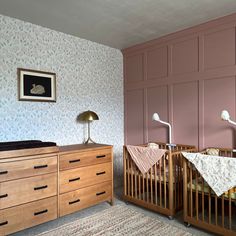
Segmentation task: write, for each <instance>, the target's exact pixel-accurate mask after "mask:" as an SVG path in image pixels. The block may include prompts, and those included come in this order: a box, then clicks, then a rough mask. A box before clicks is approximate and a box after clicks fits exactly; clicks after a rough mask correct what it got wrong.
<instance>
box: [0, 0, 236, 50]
mask: <svg viewBox="0 0 236 236" xmlns="http://www.w3.org/2000/svg"><path fill="white" fill-rule="evenodd" d="M234 12H236V0H0V14H2V15H7V16H11V17H15V18H17V19H20V20H24V21H28V22H31V23H33V24H37V25H41V26H44V27H48V28H50V29H54V30H57V31H61V32H64V33H67V34H71V35H74V36H78V37H80V38H85V39H88V40H91V41H95V42H98V43H102V44H105V45H108V46H111V47H114V48H119V49H122V48H126V47H129V46H132V45H135V44H138V43H142V42H145V41H148V40H151V39H154V38H158V37H160V36H163V35H166V34H169V33H172V32H175V31H178V30H181V29H184V28H187V27H190V26H193V25H197V24H200V23H202V22H205V21H208V20H211V19H215V18H218V17H221V16H224V15H228V14H231V13H234Z"/></svg>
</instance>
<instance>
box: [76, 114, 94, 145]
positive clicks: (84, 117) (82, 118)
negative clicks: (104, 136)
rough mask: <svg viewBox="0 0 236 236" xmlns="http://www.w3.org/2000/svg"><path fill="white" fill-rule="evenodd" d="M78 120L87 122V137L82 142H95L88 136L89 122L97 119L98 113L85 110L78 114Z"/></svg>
mask: <svg viewBox="0 0 236 236" xmlns="http://www.w3.org/2000/svg"><path fill="white" fill-rule="evenodd" d="M78 120H80V121H85V122H88V139H87V140H86V141H85V142H84V143H85V144H88V143H95V142H94V141H93V140H92V139H91V137H90V123H91V122H92V121H93V120H99V117H98V115H97V114H96V113H95V112H93V111H89V110H88V111H85V112H83V113H81V114H80V115H79V116H78Z"/></svg>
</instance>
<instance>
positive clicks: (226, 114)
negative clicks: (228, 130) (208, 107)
mask: <svg viewBox="0 0 236 236" xmlns="http://www.w3.org/2000/svg"><path fill="white" fill-rule="evenodd" d="M221 119H222V120H224V121H228V122H229V123H230V124H233V125H236V122H234V121H232V120H230V115H229V112H228V111H226V110H223V111H222V112H221Z"/></svg>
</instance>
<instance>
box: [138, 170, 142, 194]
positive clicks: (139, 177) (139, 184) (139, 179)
mask: <svg viewBox="0 0 236 236" xmlns="http://www.w3.org/2000/svg"><path fill="white" fill-rule="evenodd" d="M138 189H139V197H138V198H139V199H141V175H140V172H138Z"/></svg>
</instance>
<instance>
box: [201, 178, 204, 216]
mask: <svg viewBox="0 0 236 236" xmlns="http://www.w3.org/2000/svg"><path fill="white" fill-rule="evenodd" d="M201 181H202V221H205V214H204V210H205V207H204V194H205V193H204V187H205V181H204V179H203V178H202V177H201Z"/></svg>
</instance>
